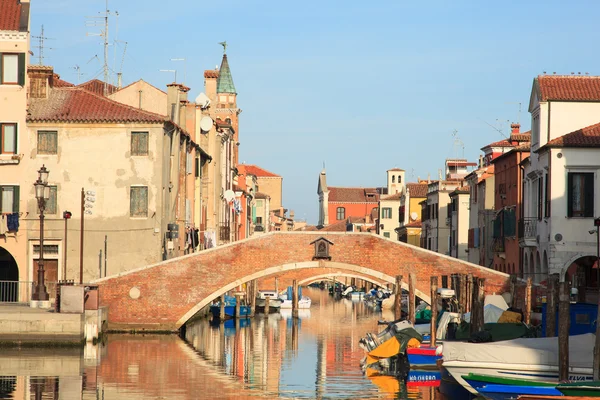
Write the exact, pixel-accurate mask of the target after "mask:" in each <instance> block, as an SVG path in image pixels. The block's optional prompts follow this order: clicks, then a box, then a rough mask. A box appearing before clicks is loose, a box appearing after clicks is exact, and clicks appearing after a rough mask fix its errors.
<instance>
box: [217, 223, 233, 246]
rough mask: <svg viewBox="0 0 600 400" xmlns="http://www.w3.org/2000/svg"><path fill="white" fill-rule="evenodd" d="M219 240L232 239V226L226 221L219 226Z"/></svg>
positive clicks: (226, 240) (227, 240)
mask: <svg viewBox="0 0 600 400" xmlns="http://www.w3.org/2000/svg"><path fill="white" fill-rule="evenodd" d="M219 240H220V241H222V242H229V241H230V240H231V227H230V226H229V224H228V223H226V222H225V223H222V224H221V226H219Z"/></svg>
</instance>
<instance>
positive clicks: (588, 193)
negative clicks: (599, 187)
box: [585, 173, 594, 218]
mask: <svg viewBox="0 0 600 400" xmlns="http://www.w3.org/2000/svg"><path fill="white" fill-rule="evenodd" d="M585 216H586V217H588V218H591V217H593V216H594V173H588V174H585Z"/></svg>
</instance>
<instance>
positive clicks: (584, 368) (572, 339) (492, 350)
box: [441, 333, 596, 394]
mask: <svg viewBox="0 0 600 400" xmlns="http://www.w3.org/2000/svg"><path fill="white" fill-rule="evenodd" d="M595 342H596V335H594V334H593V333H586V334H583V335H574V336H569V363H570V365H569V380H576V381H581V380H591V379H592V378H593V369H592V365H593V351H592V350H593V348H594V345H595ZM441 351H442V353H443V363H442V366H443V367H444V368H446V370H447V371H448V373H449V374H450V375H452V377H453V378H454V379H456V381H457V382H458V383H460V384H461V385H462V386H464V387H465V388H466V389H467V390H468V391H470V392H471V393H474V394H476V393H477V392H476V391H475V389H473V388H472V387H471V385H469V384H468V383H467V382H466V381H465V380H464V379H463V378H462V375H467V374H468V373H470V372H472V373H476V374H484V375H492V376H501V377H504V378H519V379H529V380H534V381H556V382H558V361H559V360H558V338H557V337H549V338H527V339H513V340H505V341H501V342H491V343H465V342H444V343H443V345H442V350H441Z"/></svg>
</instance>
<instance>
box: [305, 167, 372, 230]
mask: <svg viewBox="0 0 600 400" xmlns="http://www.w3.org/2000/svg"><path fill="white" fill-rule="evenodd" d="M317 194H318V195H319V223H318V224H317V226H318V227H320V228H321V227H324V226H327V225H329V224H333V223H336V222H338V221H342V220H346V219H347V218H349V217H359V218H365V222H366V223H367V224H368V223H371V222H372V220H371V213H372V211H373V210H374V209H376V208H377V205H378V203H379V195H380V194H381V189H380V188H358V187H353V188H352V187H331V186H327V177H326V173H325V170H323V171H321V173H320V174H319V184H318V187H317Z"/></svg>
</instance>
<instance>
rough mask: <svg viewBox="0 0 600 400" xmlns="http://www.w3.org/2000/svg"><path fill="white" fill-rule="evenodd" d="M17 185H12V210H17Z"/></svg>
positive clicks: (18, 189)
mask: <svg viewBox="0 0 600 400" xmlns="http://www.w3.org/2000/svg"><path fill="white" fill-rule="evenodd" d="M19 191H20V187H19V186H13V212H15V213H17V212H19V197H20V196H19Z"/></svg>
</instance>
